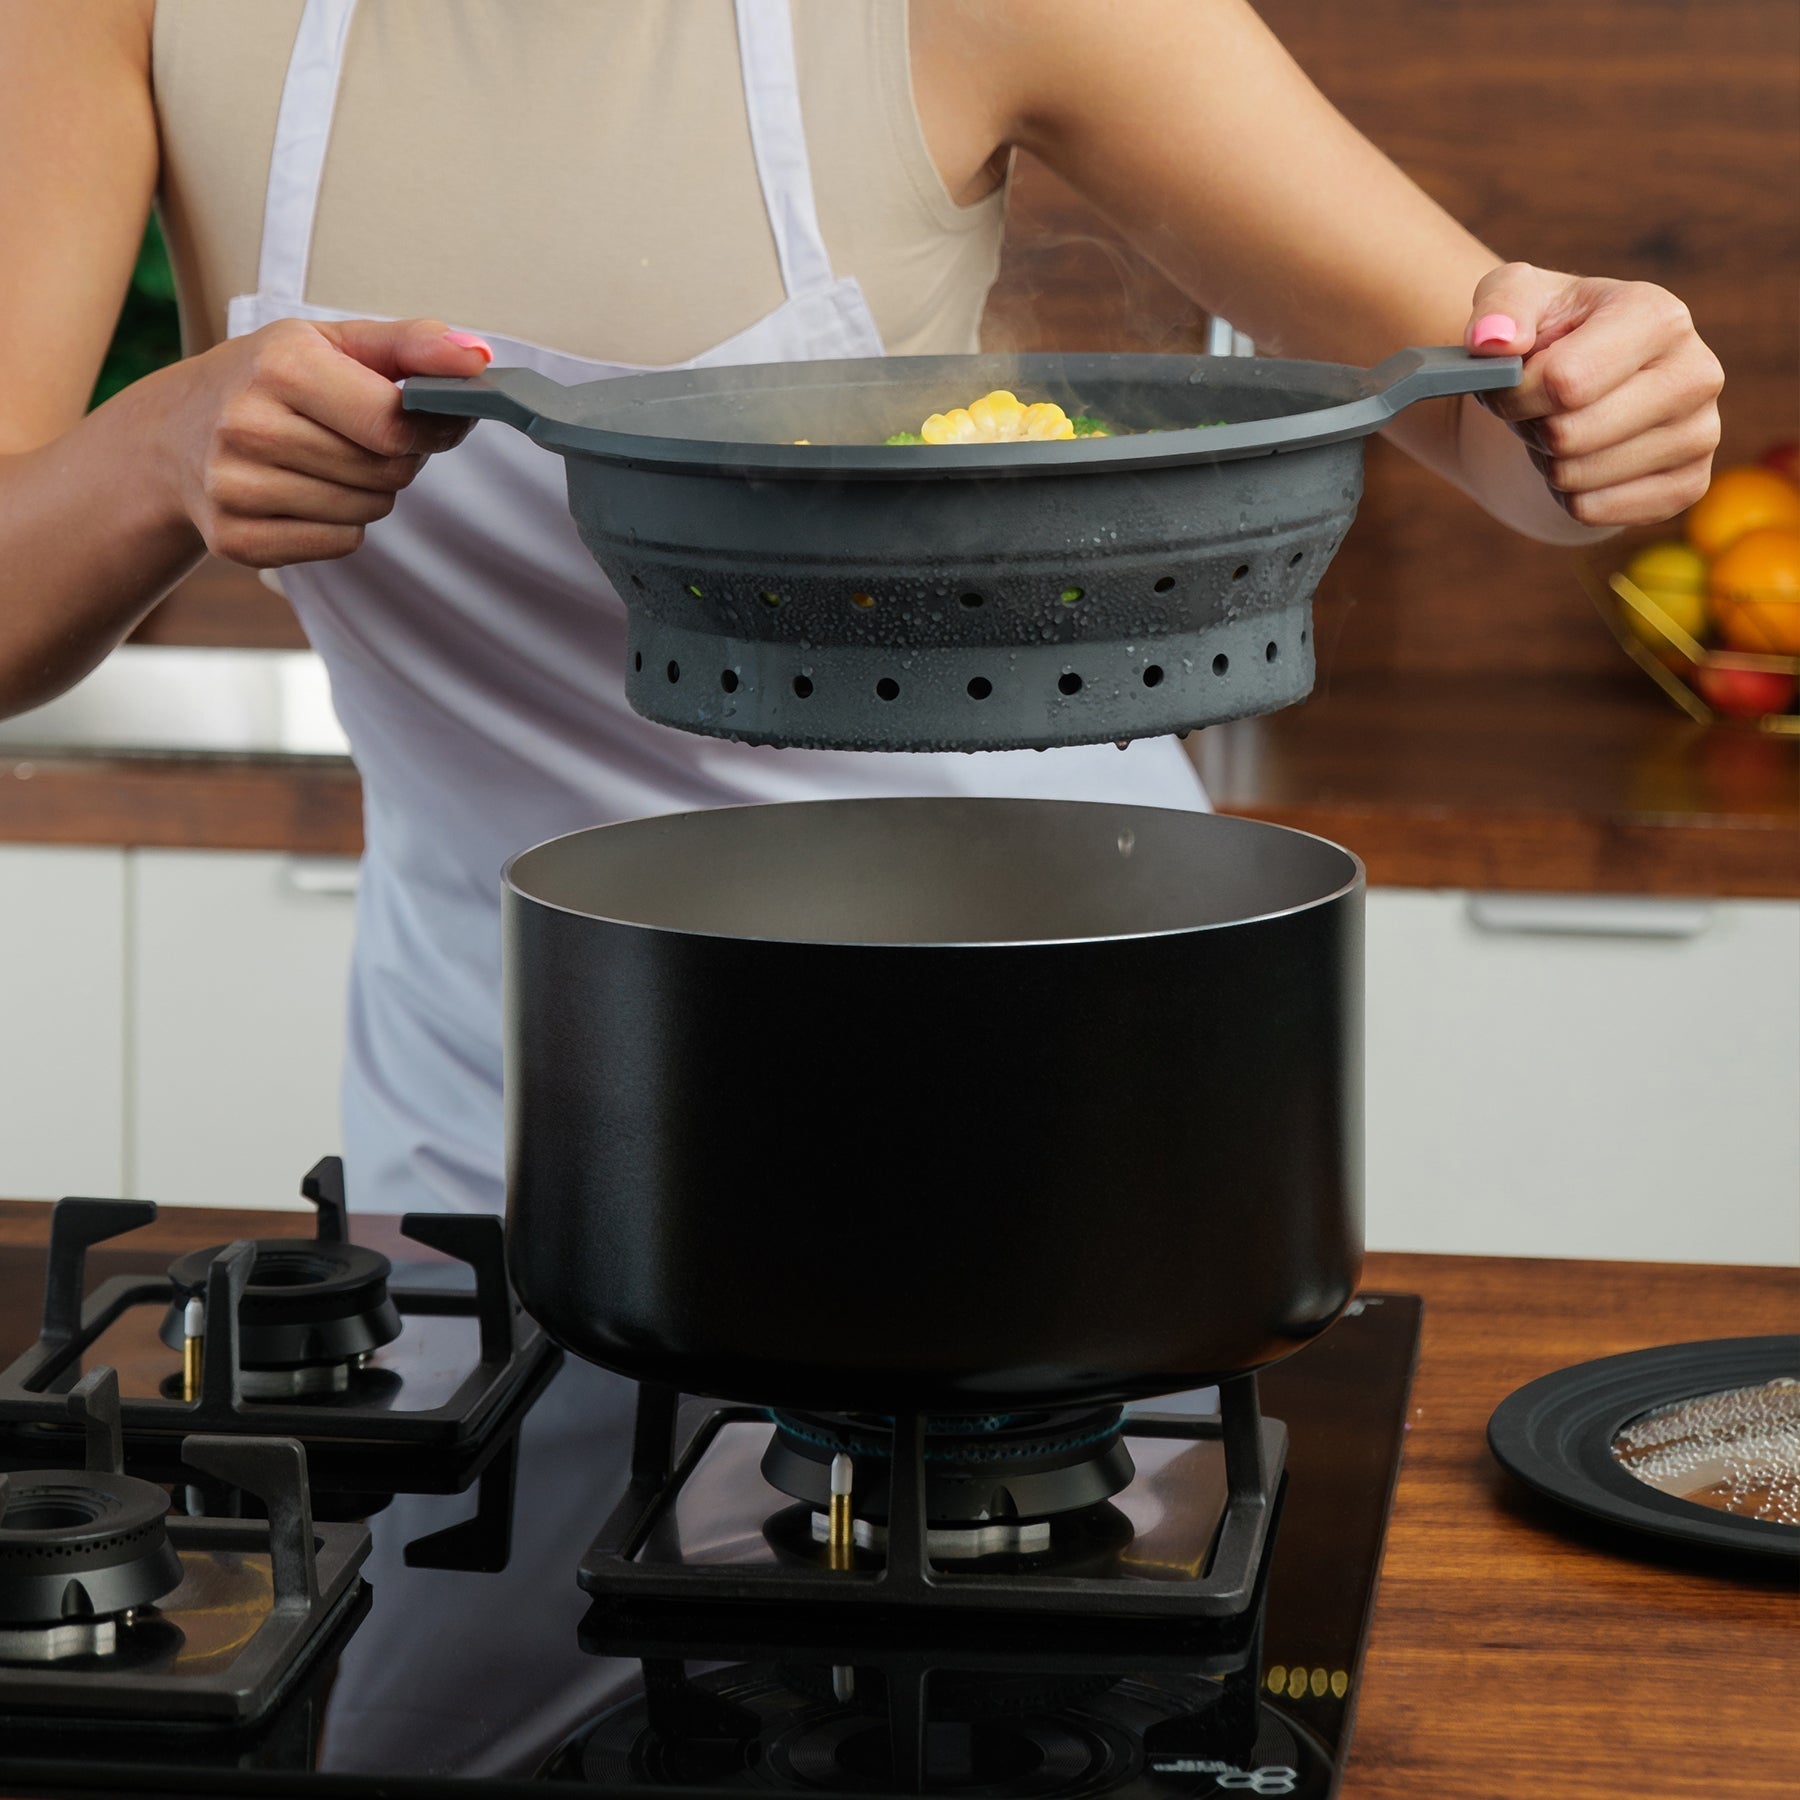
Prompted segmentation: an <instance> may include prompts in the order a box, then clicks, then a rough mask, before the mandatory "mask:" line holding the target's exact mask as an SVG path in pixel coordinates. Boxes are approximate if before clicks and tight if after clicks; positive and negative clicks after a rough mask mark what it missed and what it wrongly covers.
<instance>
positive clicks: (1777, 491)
mask: <svg viewBox="0 0 1800 1800" xmlns="http://www.w3.org/2000/svg"><path fill="white" fill-rule="evenodd" d="M1769 525H1779V526H1782V527H1784V528H1785V529H1787V530H1789V531H1800V487H1795V485H1794V484H1793V483H1792V482H1791V481H1789V480H1787V479H1786V478H1785V477H1784V476H1781V475H1777V474H1776V473H1775V471H1774V470H1773V469H1763V468H1758V467H1757V466H1756V465H1755V464H1753V463H1740V464H1738V465H1737V466H1736V467H1735V468H1730V469H1721V470H1720V471H1719V472H1718V474H1716V475H1715V476H1714V477H1713V478H1712V486H1711V487H1709V488H1708V489H1707V490H1706V492H1705V493H1704V494H1702V495H1701V496H1700V498H1699V499H1698V500H1696V501H1695V502H1694V504H1693V505H1692V506H1690V507H1689V508H1688V515H1687V541H1688V542H1689V543H1690V544H1692V545H1693V546H1694V548H1695V549H1696V550H1698V551H1699V552H1700V554H1701V555H1702V556H1717V555H1718V554H1719V552H1720V551H1721V550H1723V549H1725V548H1726V547H1727V546H1728V545H1730V544H1734V543H1736V542H1737V540H1738V539H1739V538H1741V537H1742V536H1743V535H1744V534H1745V533H1746V532H1749V531H1760V530H1761V529H1762V528H1763V527H1764V526H1769Z"/></svg>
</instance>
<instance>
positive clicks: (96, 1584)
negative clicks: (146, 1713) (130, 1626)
mask: <svg viewBox="0 0 1800 1800" xmlns="http://www.w3.org/2000/svg"><path fill="white" fill-rule="evenodd" d="M168 1510H169V1496H168V1495H167V1494H165V1493H164V1492H163V1490H162V1489H161V1488H159V1487H157V1486H156V1485H155V1484H154V1483H153V1482H148V1481H140V1480H138V1479H137V1477H136V1476H133V1475H109V1474H105V1473H101V1472H97V1471H95V1470H91V1469H90V1470H86V1471H83V1470H79V1469H27V1470H24V1471H22V1472H20V1473H17V1474H9V1475H5V1476H0V1625H6V1626H21V1625H54V1624H61V1623H63V1622H65V1621H68V1620H75V1619H87V1618H99V1617H105V1616H108V1615H111V1614H116V1613H122V1612H127V1611H129V1610H130V1609H131V1608H132V1607H134V1606H146V1605H148V1604H149V1603H150V1602H151V1601H152V1600H156V1599H160V1598H161V1597H162V1595H164V1594H166V1593H168V1592H169V1590H170V1589H171V1588H173V1587H175V1586H177V1585H178V1584H179V1582H180V1580H181V1562H180V1559H179V1558H178V1557H177V1556H176V1554H175V1550H174V1547H173V1546H172V1545H171V1544H170V1542H169V1538H168V1532H167V1530H166V1529H165V1527H164V1519H165V1517H166V1516H167V1514H168Z"/></svg>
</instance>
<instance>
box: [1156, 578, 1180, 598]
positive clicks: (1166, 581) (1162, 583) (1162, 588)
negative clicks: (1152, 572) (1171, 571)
mask: <svg viewBox="0 0 1800 1800" xmlns="http://www.w3.org/2000/svg"><path fill="white" fill-rule="evenodd" d="M1174 585H1175V577H1174V576H1173V575H1163V576H1160V577H1159V578H1158V579H1157V581H1156V583H1155V586H1156V591H1157V592H1158V593H1159V594H1166V593H1167V592H1168V591H1169V589H1170V588H1172V587H1173V586H1174Z"/></svg>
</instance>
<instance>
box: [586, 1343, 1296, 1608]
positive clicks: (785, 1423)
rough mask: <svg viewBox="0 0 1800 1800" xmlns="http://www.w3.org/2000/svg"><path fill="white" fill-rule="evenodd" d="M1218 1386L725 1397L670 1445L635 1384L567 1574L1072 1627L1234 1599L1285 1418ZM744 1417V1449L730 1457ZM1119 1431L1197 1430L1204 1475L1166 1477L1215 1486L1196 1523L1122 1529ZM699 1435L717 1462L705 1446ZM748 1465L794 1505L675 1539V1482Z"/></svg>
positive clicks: (698, 1597) (672, 1435)
mask: <svg viewBox="0 0 1800 1800" xmlns="http://www.w3.org/2000/svg"><path fill="white" fill-rule="evenodd" d="M1219 1392H1220V1410H1219V1412H1218V1414H1216V1415H1189V1414H1173V1413H1171V1414H1163V1413H1133V1414H1132V1415H1131V1416H1130V1418H1129V1420H1128V1421H1126V1420H1124V1419H1123V1418H1122V1416H1121V1414H1120V1412H1119V1411H1118V1410H1117V1409H1113V1408H1103V1409H1095V1408H1083V1409H1071V1410H1067V1411H1055V1412H1040V1413H1032V1414H1020V1415H1009V1416H1006V1417H1003V1418H982V1419H974V1420H956V1419H930V1420H928V1419H925V1418H923V1417H921V1416H919V1415H917V1414H913V1415H909V1416H905V1417H901V1418H898V1419H895V1420H893V1421H891V1422H890V1421H883V1420H881V1419H879V1418H875V1417H868V1416H855V1415H851V1416H843V1415H837V1416H833V1415H820V1414H803V1413H794V1412H779V1413H775V1414H769V1413H759V1412H757V1411H754V1410H752V1409H750V1408H748V1407H724V1408H721V1409H718V1410H716V1411H713V1412H710V1413H707V1414H705V1416H704V1417H701V1418H699V1419H698V1422H697V1423H695V1422H694V1421H693V1420H692V1419H689V1420H687V1421H686V1422H687V1423H688V1424H690V1425H692V1426H693V1429H692V1430H691V1431H690V1432H689V1433H688V1435H687V1437H686V1439H685V1442H684V1443H682V1444H681V1446H680V1448H679V1453H678V1450H677V1438H678V1432H679V1429H680V1425H681V1423H682V1418H681V1410H680V1397H679V1396H678V1395H677V1394H675V1393H673V1392H672V1391H670V1390H669V1389H666V1388H656V1387H652V1386H648V1385H646V1386H644V1387H641V1388H640V1390H639V1396H638V1420H637V1432H636V1436H635V1439H634V1442H633V1453H632V1479H631V1483H630V1485H629V1487H628V1488H627V1490H626V1492H625V1495H624V1497H623V1499H622V1500H621V1501H620V1502H619V1504H618V1506H617V1507H616V1508H615V1509H614V1511H613V1514H612V1517H611V1518H610V1519H608V1521H607V1523H606V1524H605V1526H604V1527H603V1528H602V1530H601V1532H600V1535H599V1536H598V1537H597V1538H595V1540H594V1542H593V1544H592V1545H591V1546H590V1547H589V1550H588V1553H587V1555H586V1557H584V1558H583V1560H582V1565H581V1584H582V1586H583V1587H584V1588H586V1589H587V1591H588V1592H589V1593H591V1594H593V1595H595V1596H596V1598H597V1599H601V1600H604V1601H606V1602H608V1603H610V1604H614V1605H617V1606H621V1607H638V1606H645V1605H658V1604H662V1603H665V1602H681V1603H683V1604H684V1605H688V1606H693V1605H700V1606H705V1605H708V1604H711V1603H714V1602H725V1603H732V1604H741V1605H744V1606H747V1607H766V1608H771V1609H783V1608H798V1609H810V1608H812V1607H814V1606H830V1607H838V1606H851V1607H861V1608H870V1607H875V1608H881V1609H884V1610H885V1609H888V1608H896V1607H898V1608H913V1607H920V1606H930V1607H934V1608H940V1609H942V1608H949V1609H954V1610H957V1611H958V1612H959V1614H961V1615H963V1616H965V1617H966V1616H967V1615H969V1614H971V1613H975V1612H982V1613H986V1614H989V1615H992V1617H993V1618H994V1620H995V1621H996V1625H997V1628H998V1623H999V1621H1002V1620H1005V1619H1008V1618H1012V1619H1014V1620H1016V1619H1017V1618H1018V1617H1020V1616H1021V1615H1041V1614H1043V1613H1046V1612H1049V1613H1055V1614H1057V1615H1058V1616H1059V1617H1061V1618H1064V1619H1067V1620H1080V1621H1082V1622H1083V1623H1084V1624H1092V1623H1094V1622H1096V1621H1100V1620H1106V1619H1117V1618H1119V1617H1128V1618H1138V1619H1144V1618H1153V1617H1161V1618H1166V1619H1171V1620H1182V1621H1185V1622H1186V1623H1188V1624H1190V1625H1191V1624H1192V1622H1193V1621H1194V1620H1195V1619H1197V1618H1214V1617H1221V1616H1231V1615H1235V1614H1240V1613H1242V1612H1243V1611H1244V1610H1245V1609H1246V1608H1247V1607H1248V1606H1249V1604H1250V1596H1251V1594H1252V1592H1253V1591H1254V1589H1255V1586H1256V1583H1257V1580H1258V1578H1259V1574H1260V1571H1261V1569H1262V1565H1263V1561H1264V1555H1265V1551H1266V1548H1267V1545H1268V1542H1269V1537H1270V1521H1271V1516H1272V1512H1273V1507H1274V1502H1275V1497H1276V1494H1277V1492H1278V1490H1279V1484H1280V1479H1281V1469H1282V1463H1283V1459H1284V1456H1285V1453H1286V1445H1287V1433H1286V1430H1285V1428H1284V1427H1283V1426H1281V1425H1280V1424H1278V1423H1276V1422H1274V1421H1272V1420H1265V1419H1264V1418H1263V1417H1262V1416H1261V1412H1260V1409H1259V1408H1258V1405H1257V1399H1256V1383H1255V1378H1254V1377H1253V1376H1248V1375H1245V1376H1237V1377H1233V1378H1231V1379H1229V1380H1227V1381H1225V1382H1223V1383H1221V1384H1220V1390H1219ZM771 1418H772V1419H773V1421H774V1427H773V1432H772V1433H771V1431H770V1426H769V1423H768V1421H769V1420H770V1419H771ZM756 1424H760V1425H761V1427H762V1432H763V1434H764V1435H763V1438H762V1439H761V1441H759V1442H758V1443H757V1444H756V1445H755V1449H756V1452H757V1453H758V1455H759V1457H760V1460H759V1462H758V1463H757V1464H755V1465H752V1466H749V1467H746V1466H745V1461H744V1459H745V1455H746V1436H745V1433H746V1427H750V1426H753V1425H756ZM884 1427H885V1429H884ZM1128 1437H1129V1438H1131V1439H1133V1440H1141V1441H1142V1442H1143V1443H1144V1444H1145V1445H1152V1444H1153V1445H1154V1449H1155V1453H1156V1455H1157V1457H1158V1458H1159V1459H1161V1460H1162V1461H1165V1462H1166V1461H1167V1460H1169V1458H1170V1456H1171V1455H1179V1454H1182V1453H1184V1452H1185V1450H1186V1449H1187V1448H1188V1447H1192V1446H1195V1445H1204V1446H1207V1447H1208V1456H1207V1457H1203V1459H1202V1460H1203V1461H1205V1462H1206V1473H1205V1474H1204V1475H1203V1474H1202V1472H1201V1470H1200V1468H1199V1467H1198V1466H1196V1467H1195V1468H1194V1470H1193V1473H1192V1475H1191V1476H1190V1477H1189V1479H1188V1480H1187V1481H1186V1482H1185V1484H1184V1488H1185V1489H1192V1488H1193V1486H1194V1483H1195V1482H1196V1481H1200V1482H1202V1484H1203V1485H1204V1484H1206V1483H1212V1484H1216V1490H1217V1495H1218V1509H1217V1512H1216V1514H1212V1515H1209V1516H1207V1517H1206V1519H1205V1520H1204V1523H1203V1528H1201V1529H1200V1530H1199V1532H1198V1535H1195V1534H1194V1532H1193V1531H1188V1532H1187V1533H1186V1535H1184V1536H1183V1539H1182V1541H1181V1543H1180V1544H1179V1545H1178V1546H1175V1547H1171V1546H1170V1545H1169V1544H1166V1543H1162V1542H1160V1541H1159V1542H1158V1543H1156V1544H1143V1543H1134V1542H1133V1540H1132V1525H1131V1522H1130V1520H1129V1519H1128V1518H1127V1517H1126V1516H1125V1515H1124V1514H1123V1513H1122V1512H1120V1511H1119V1509H1118V1508H1117V1507H1115V1506H1114V1505H1113V1504H1112V1498H1113V1497H1114V1496H1117V1495H1119V1494H1121V1493H1122V1492H1123V1490H1125V1489H1126V1488H1127V1487H1128V1486H1129V1485H1130V1484H1131V1481H1132V1475H1133V1470H1134V1466H1135V1465H1134V1460H1133V1457H1132V1454H1131V1451H1130V1450H1129V1449H1128V1447H1127V1438H1128ZM715 1446H717V1447H718V1452H717V1454H718V1458H719V1459H722V1460H720V1461H717V1462H709V1460H708V1458H709V1453H711V1452H713V1451H714V1449H715ZM758 1470H760V1475H761V1478H762V1481H763V1482H765V1483H766V1484H767V1486H766V1487H764V1488H763V1490H762V1491H763V1492H764V1493H765V1494H771V1496H773V1495H774V1494H785V1495H789V1496H792V1497H795V1498H797V1499H799V1500H800V1502H801V1504H800V1505H799V1506H797V1507H789V1508H785V1509H783V1508H776V1509H774V1510H772V1511H769V1512H768V1513H767V1514H766V1516H765V1517H764V1518H763V1519H762V1520H761V1521H760V1523H759V1525H758V1526H757V1528H756V1531H755V1537H754V1539H752V1538H751V1537H750V1535H749V1534H748V1533H747V1532H745V1531H744V1530H742V1528H739V1530H738V1531H737V1532H736V1534H735V1535H734V1536H733V1538H732V1547H727V1546H726V1545H725V1544H724V1542H723V1540H721V1542H720V1543H719V1544H717V1545H714V1546H713V1547H711V1548H706V1549H699V1548H696V1551H695V1553H693V1554H689V1553H688V1552H687V1551H686V1550H684V1546H689V1545H693V1546H697V1543H698V1541H697V1539H696V1537H695V1534H694V1532H693V1530H692V1529H690V1528H688V1527H686V1526H685V1525H684V1522H683V1517H682V1514H683V1508H684V1495H685V1494H686V1492H687V1491H688V1490H689V1488H690V1487H691V1488H692V1489H693V1491H694V1492H695V1493H696V1495H697V1496H698V1498H697V1500H696V1502H695V1504H696V1505H698V1507H699V1508H700V1511H701V1513H702V1515H704V1513H705V1512H706V1511H707V1510H708V1507H709V1503H710V1502H712V1501H714V1500H716V1499H717V1498H719V1497H722V1496H723V1495H724V1494H725V1493H727V1492H729V1491H731V1490H733V1489H734V1488H736V1489H738V1491H741V1482H742V1478H743V1476H744V1475H746V1474H748V1475H750V1476H751V1478H752V1479H754V1478H755V1473H756V1471H758ZM821 1506H823V1507H824V1508H825V1509H826V1511H825V1525H824V1528H823V1531H822V1532H821V1527H820V1524H819V1510H820V1508H821ZM1183 1510H1184V1511H1185V1512H1186V1513H1187V1514H1189V1515H1193V1514H1195V1512H1196V1510H1197V1509H1196V1507H1195V1506H1192V1505H1189V1506H1187V1507H1185V1508H1184V1509H1183ZM1199 1510H1204V1509H1199ZM1193 1523H1194V1524H1195V1525H1200V1523H1201V1522H1200V1521H1199V1520H1198V1519H1195V1520H1194V1521H1193ZM1184 1524H1185V1522H1184Z"/></svg>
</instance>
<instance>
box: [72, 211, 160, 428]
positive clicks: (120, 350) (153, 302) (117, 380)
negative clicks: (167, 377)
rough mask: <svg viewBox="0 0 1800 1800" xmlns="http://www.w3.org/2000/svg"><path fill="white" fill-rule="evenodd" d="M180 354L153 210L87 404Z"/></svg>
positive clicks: (111, 392)
mask: <svg viewBox="0 0 1800 1800" xmlns="http://www.w3.org/2000/svg"><path fill="white" fill-rule="evenodd" d="M180 355H181V327H180V322H179V320H178V318H177V316H176V311H175V277H174V275H173V273H172V272H171V271H170V268H169V253H168V250H167V249H166V248H165V247H164V244H163V239H162V232H161V231H160V230H159V229H158V227H157V223H156V216H155V214H154V213H153V214H152V215H151V217H150V222H149V224H148V225H146V226H145V228H144V241H143V243H142V244H141V245H140V246H139V247H138V256H137V266H136V267H135V268H134V269H133V270H132V272H131V286H130V287H129V288H127V289H126V290H125V304H124V305H123V306H122V307H121V308H120V309H119V322H118V324H117V325H116V326H115V327H114V329H113V338H112V343H111V344H110V345H109V346H108V348H107V352H106V361H105V362H104V363H102V364H101V366H100V378H99V380H97V381H96V382H95V383H94V396H93V398H92V399H91V400H90V401H89V402H88V406H89V409H90V410H91V409H92V408H94V407H96V406H98V405H99V404H100V402H101V401H102V400H110V399H111V398H112V397H113V395H114V394H116V393H117V392H118V391H119V389H120V388H122V387H129V386H130V385H131V383H132V382H134V381H137V380H140V379H141V378H142V377H143V376H145V375H148V374H149V373H150V372H151V370H152V369H160V368H162V367H163V365H164V364H165V363H172V362H174V361H176V360H177V358H179V357H180Z"/></svg>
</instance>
